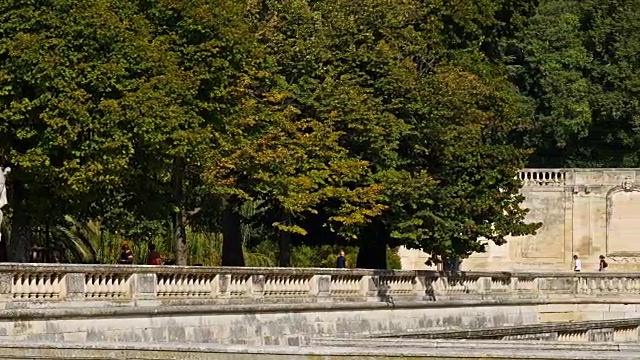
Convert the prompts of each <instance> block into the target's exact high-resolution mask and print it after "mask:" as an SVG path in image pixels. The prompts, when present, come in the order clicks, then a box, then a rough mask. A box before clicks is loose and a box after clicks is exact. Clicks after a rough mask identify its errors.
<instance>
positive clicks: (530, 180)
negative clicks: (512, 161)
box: [518, 169, 568, 186]
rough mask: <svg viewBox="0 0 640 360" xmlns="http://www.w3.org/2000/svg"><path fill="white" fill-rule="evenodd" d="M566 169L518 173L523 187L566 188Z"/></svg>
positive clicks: (530, 170) (522, 171)
mask: <svg viewBox="0 0 640 360" xmlns="http://www.w3.org/2000/svg"><path fill="white" fill-rule="evenodd" d="M567 172H568V170H566V169H524V170H521V171H520V172H518V178H519V179H520V180H521V181H522V185H523V186H564V185H565V184H566V181H567Z"/></svg>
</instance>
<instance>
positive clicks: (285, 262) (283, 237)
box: [278, 231, 291, 267]
mask: <svg viewBox="0 0 640 360" xmlns="http://www.w3.org/2000/svg"><path fill="white" fill-rule="evenodd" d="M278 250H279V251H278V266H280V267H289V266H291V233H290V232H287V231H280V238H279V241H278Z"/></svg>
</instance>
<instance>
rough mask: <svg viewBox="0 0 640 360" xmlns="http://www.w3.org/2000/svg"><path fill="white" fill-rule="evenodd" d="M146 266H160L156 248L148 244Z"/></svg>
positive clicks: (159, 257)
mask: <svg viewBox="0 0 640 360" xmlns="http://www.w3.org/2000/svg"><path fill="white" fill-rule="evenodd" d="M147 265H162V256H161V255H160V253H159V252H158V251H156V246H155V245H154V244H149V254H148V255H147Z"/></svg>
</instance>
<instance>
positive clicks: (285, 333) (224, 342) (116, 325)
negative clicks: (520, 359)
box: [0, 264, 640, 358]
mask: <svg viewBox="0 0 640 360" xmlns="http://www.w3.org/2000/svg"><path fill="white" fill-rule="evenodd" d="M638 305H640V273H579V274H575V273H541V272H536V273H534V272H484V273H480V272H478V273H457V274H441V273H437V272H430V271H370V270H338V269H293V268H287V269H279V268H206V267H179V266H160V267H158V266H155V267H153V266H92V265H54V264H37V265H36V264H2V265H0V339H1V340H3V341H4V343H5V344H6V345H7V346H10V345H9V344H14V343H15V342H17V344H18V345H15V344H14V345H11V346H13V348H15V349H17V350H15V351H16V352H18V353H19V352H21V351H26V350H24V349H27V350H28V349H32V350H30V351H34V352H37V351H40V352H42V351H45V350H43V349H49V348H50V347H51V346H53V347H54V348H56V349H57V350H56V351H57V352H56V353H57V354H60V351H62V352H63V353H64V354H67V353H65V351H69V352H68V354H71V353H72V352H73V353H74V354H76V353H77V354H78V356H85V355H87V354H84V355H82V354H80V353H82V351H80V350H73V351H72V348H73V347H74V346H76V345H73V344H74V343H76V344H85V345H88V344H90V343H92V344H95V346H98V347H101V346H102V347H105V346H106V345H104V344H111V345H108V346H106V348H105V349H107V350H105V351H110V350H108V349H109V348H113V347H115V348H121V347H122V346H125V345H126V344H133V343H136V344H140V345H139V346H137V348H138V350H139V351H141V353H142V352H144V353H145V354H150V353H148V351H151V350H150V349H149V347H153V346H162V348H163V349H165V350H166V349H167V348H175V349H177V348H176V347H175V346H176V344H185V346H186V345H188V344H191V345H189V347H190V348H202V349H205V350H197V351H196V350H194V351H196V352H198V351H199V352H204V353H206V354H209V355H210V354H211V353H216V352H219V351H222V352H225V351H227V350H224V348H220V347H225V346H227V347H228V346H245V347H246V349H247V351H248V350H249V349H254V350H252V351H255V349H259V348H263V349H271V347H272V346H275V347H278V346H279V347H282V349H283V350H282V351H283V352H284V353H287V352H289V353H291V354H294V353H296V354H299V355H300V358H304V357H302V356H303V355H302V353H304V354H307V355H309V356H310V357H312V356H316V355H317V354H318V351H324V350H318V349H316V348H317V347H318V346H323V347H325V348H326V347H332V348H334V350H331V351H332V352H330V354H334V352H335V351H342V352H345V351H347V349H348V348H353V349H355V347H360V350H358V351H360V354H361V355H362V356H365V357H366V356H374V355H375V354H378V355H382V354H386V355H385V356H387V355H388V356H391V355H390V354H391V353H394V351H392V350H393V348H394V346H393V344H390V345H389V348H388V349H386V350H384V349H383V350H381V349H379V348H376V349H369V350H366V349H364V350H363V348H362V346H364V345H363V344H367V343H373V342H376V343H378V342H379V343H382V341H399V343H397V344H405V343H400V342H401V341H409V340H406V339H402V338H400V337H407V336H408V337H423V338H425V337H426V338H430V337H434V336H433V334H434V333H440V334H441V335H443V336H444V335H447V334H449V335H447V336H445V337H449V339H455V338H459V337H460V335H459V334H471V335H469V336H470V337H476V338H477V336H476V335H473V334H481V333H482V332H479V331H477V330H478V329H488V330H491V331H493V333H492V338H495V339H504V340H508V339H530V338H531V339H533V338H535V339H540V338H541V337H540V336H534V335H535V331H532V329H537V328H539V329H540V331H541V332H543V333H544V332H547V333H553V334H555V335H554V336H552V337H547V339H553V341H552V342H551V343H556V344H560V343H563V342H564V343H574V342H577V343H587V342H593V341H595V342H598V343H602V342H609V343H610V345H606V346H605V345H603V346H604V347H603V348H601V349H604V350H602V351H605V350H606V351H612V350H611V349H614V350H615V351H617V352H618V354H617V355H616V356H622V353H621V351H622V350H624V351H627V350H628V349H631V348H621V347H615V348H614V346H618V345H615V344H622V343H627V344H633V343H637V342H638V325H640V321H636V319H638V318H640V311H639V310H640V309H638ZM625 319H626V320H625ZM571 322H572V323H573V325H571V324H569V323H571ZM549 326H552V328H549ZM510 327H511V328H513V329H514V330H513V331H512V330H509V328H510ZM510 331H511V332H510ZM514 331H515V332H514ZM532 333H533V335H532ZM465 336H467V335H465ZM371 337H376V338H377V339H369V340H367V341H365V342H362V341H360V342H357V341H358V339H360V340H362V339H363V338H371ZM379 337H385V338H387V339H386V340H385V339H380V338H379ZM336 338H338V339H352V340H353V341H354V343H353V344H352V345H351V346H340V343H339V342H336V341H334V340H331V339H336ZM389 338H395V340H394V339H391V340H389ZM480 338H482V336H480ZM323 339H324V340H323ZM325 340H326V341H329V343H326V342H325V343H322V341H325ZM504 340H502V341H504ZM22 341H27V342H28V345H24V349H23V350H20V349H21V347H20V345H19V344H21V342H22ZM420 341H429V342H431V341H450V342H451V341H456V340H446V339H443V340H422V339H421V340H420ZM477 341H481V340H477ZM36 343H37V344H41V345H38V346H40V347H37V346H35V344H36ZM51 343H54V344H57V345H47V344H51ZM480 343H481V342H479V343H478V344H480ZM22 344H24V343H22ZM64 344H67V345H64ZM116 344H120V345H116ZM153 344H155V345H153ZM163 344H164V345H163ZM198 344H200V345H198ZM205 344H206V345H205ZM482 344H485V345H482V346H484V347H486V346H489V348H491V349H493V350H491V351H493V352H494V353H495V352H498V353H499V352H501V351H506V350H501V349H499V347H496V346H493V345H486V344H490V343H486V342H484V343H482ZM596 345H597V344H596ZM127 346H128V345H127ZM216 346H218V347H217V348H216ZM299 346H300V347H299ZM478 346H480V345H478ZM478 346H476V345H472V344H471V343H467V347H470V349H475V350H474V351H475V353H477V352H478V351H480V350H481V349H480V348H479V347H478ZM482 346H481V347H482ZM548 346H551V347H553V346H554V345H553V344H551V345H548ZM594 346H595V345H594ZM145 347H146V348H145ZM403 347H404V345H403V346H401V347H395V348H396V353H395V354H396V355H397V356H400V355H399V354H401V352H402V351H400V350H399V349H402V348H403ZM525 347H526V346H525ZM37 349H40V350H37ZM145 349H146V350H145ZM221 349H222V350H221ZM234 349H237V348H234ZM296 349H297V350H296ZM305 349H306V350H305ZM314 349H315V350H314ZM479 349H480V350H479ZM625 349H626V350H625ZM634 349H635V348H634ZM138 350H136V351H138ZM165 350H162V351H165ZM445 350H446V351H445ZM445 350H442V351H444V353H442V356H443V357H445V358H446V357H450V356H449V355H451V354H452V352H456V351H457V352H458V353H459V352H460V351H462V350H460V348H458V349H457V350H456V347H455V346H453V345H452V346H450V347H449V348H447V349H445ZM463 350H464V349H463ZM524 350H527V349H524V348H523V351H524ZM12 351H14V350H12ZM46 351H53V350H46ZM46 351H45V352H46ZM78 351H80V352H78ZM234 351H235V350H234ZM350 351H351V350H350ZM353 351H356V350H353ZM368 351H369V352H370V353H371V354H369V353H368ZM398 351H400V352H398ZM411 351H413V352H411V354H410V356H415V355H416V354H417V353H416V351H423V352H428V353H431V354H432V355H433V356H435V353H433V351H434V350H433V349H423V350H420V349H418V348H414V349H413V350H411ZM469 351H471V350H469ZM527 351H533V350H531V349H529V350H527ZM549 351H551V350H549ZM554 351H555V350H554ZM589 351H591V350H589ZM594 351H595V350H594ZM634 351H635V350H634ZM438 352H439V353H441V350H438ZM534 352H535V351H534ZM560 352H562V351H560ZM622 352H623V351H622ZM524 353H526V352H523V354H524ZM38 354H40V353H38ZM274 354H275V353H274ZM345 354H346V353H345ZM366 354H369V355H366ZM609 354H611V353H610V352H609ZM40 355H41V354H40ZM40 355H38V356H40ZM173 355H175V353H173ZM173 355H172V356H173ZM307 355H304V356H307ZM334 355H335V354H334ZM352 355H353V356H355V355H356V354H355V353H354V354H352ZM396 355H394V356H396ZM480 355H482V354H480ZM480 355H478V356H480ZM485 355H486V354H485ZM33 356H35V353H34V355H33ZM141 356H142V355H141ZM145 356H146V355H145ZM154 356H155V355H154ZM203 356H204V355H203ZM229 356H231V355H229ZM237 356H240V355H233V356H232V357H233V358H237ZM336 356H337V355H336ZM345 356H346V355H345ZM349 356H351V355H349ZM358 356H359V355H358ZM376 356H377V355H376ZM406 356H409V355H408V354H407V355H406ZM482 356H484V355H482ZM584 356H586V355H585V354H581V355H580V358H586V357H584ZM374 357H375V356H374ZM392 357H393V356H392Z"/></svg>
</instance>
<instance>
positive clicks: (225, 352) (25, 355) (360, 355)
mask: <svg viewBox="0 0 640 360" xmlns="http://www.w3.org/2000/svg"><path fill="white" fill-rule="evenodd" d="M0 353H1V354H2V358H3V359H34V358H38V359H65V360H68V359H89V358H92V359H107V358H110V359H113V358H119V359H130V358H135V359H140V360H151V359H154V360H155V359H158V360H159V359H167V360H168V359H184V360H196V359H198V360H200V359H202V360H204V359H211V358H212V356H215V358H216V359H220V360H249V359H261V360H276V359H277V360H281V359H282V360H284V359H291V358H295V359H309V360H311V359H318V358H322V359H344V358H346V357H348V358H349V359H362V360H364V359H367V360H373V359H402V358H412V359H441V360H444V359H465V360H470V359H478V358H482V359H494V360H507V359H510V360H514V359H546V360H549V359H557V360H561V359H562V360H564V359H583V360H592V359H594V360H595V359H597V360H614V359H615V360H617V359H637V356H638V353H637V349H636V348H629V349H626V348H624V347H619V348H617V349H616V348H611V349H606V350H591V349H582V348H581V347H580V345H579V344H575V346H574V348H573V350H571V351H567V350H566V349H561V350H551V349H547V350H538V349H524V348H519V347H518V346H517V345H514V346H513V347H512V348H511V349H495V348H490V347H487V346H484V345H483V344H482V343H479V342H470V343H468V344H467V343H464V342H461V343H460V344H458V347H457V348H453V347H452V348H435V349H434V348H431V349H425V348H405V347H388V348H375V347H365V346H359V347H349V348H345V347H332V346H313V347H288V346H259V347H257V346H224V345H212V344H183V343H164V344H140V343H53V342H51V343H38V342H2V343H0Z"/></svg>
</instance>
